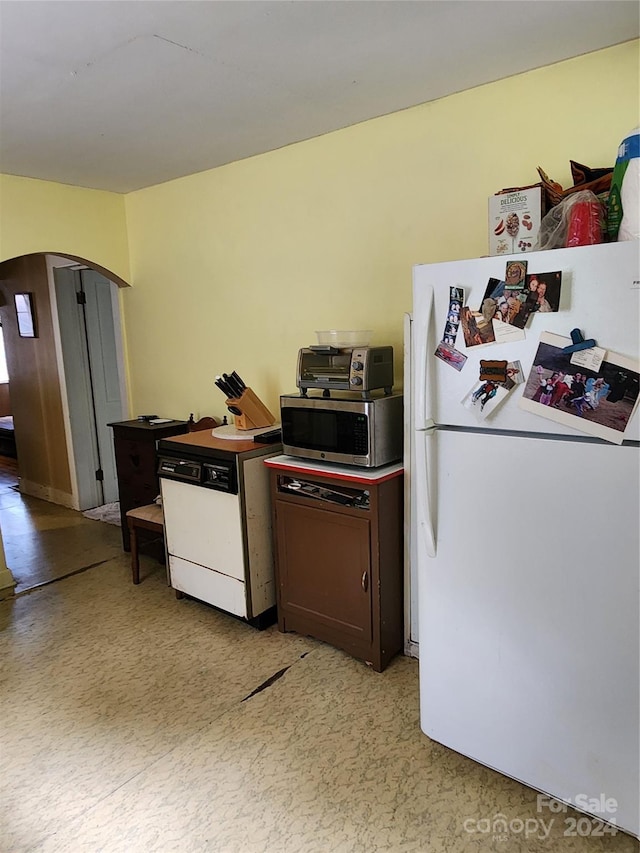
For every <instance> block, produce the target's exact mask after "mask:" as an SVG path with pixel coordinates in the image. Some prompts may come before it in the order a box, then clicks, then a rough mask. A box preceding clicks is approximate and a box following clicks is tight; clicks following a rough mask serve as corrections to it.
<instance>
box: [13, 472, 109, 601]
mask: <svg viewBox="0 0 640 853" xmlns="http://www.w3.org/2000/svg"><path fill="white" fill-rule="evenodd" d="M18 485H19V463H18V462H17V461H16V460H15V459H12V458H10V457H7V456H0V530H1V531H2V542H3V545H4V552H5V559H6V563H7V566H8V567H9V569H10V570H11V573H12V574H13V577H14V580H15V581H16V589H15V593H16V595H21V594H23V593H25V592H28V591H30V590H32V589H35V588H37V587H40V586H44V585H46V584H49V583H52V582H53V581H56V580H59V579H60V578H63V577H68V576H69V575H72V574H75V573H77V572H81V571H84V570H85V569H88V568H92V567H95V566H99V565H101V564H103V563H106V562H107V561H108V560H111V559H113V557H115V556H117V555H119V554H121V553H122V540H121V534H120V528H119V527H115V526H114V525H112V524H105V523H104V522H101V521H93V520H91V519H88V518H85V517H84V516H83V515H82V513H81V512H78V511H76V510H73V509H68V508H67V507H63V506H58V505H57V504H53V503H50V502H49V501H43V500H39V499H38V498H34V497H31V496H30V495H23V494H21V493H20V491H19V490H18Z"/></svg>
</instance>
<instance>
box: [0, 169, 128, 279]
mask: <svg viewBox="0 0 640 853" xmlns="http://www.w3.org/2000/svg"><path fill="white" fill-rule="evenodd" d="M32 252H49V253H50V254H54V255H72V256H77V257H80V258H85V259H87V260H90V261H93V263H94V264H98V265H99V266H102V267H104V268H106V269H108V270H110V272H112V273H115V275H116V276H119V277H120V278H122V279H124V280H125V281H128V280H129V248H128V245H127V231H126V222H125V212H124V196H123V195H119V194H117V193H109V192H102V191H99V190H87V189H82V188H81V187H70V186H67V185H65V184H56V183H52V182H50V181H37V180H33V179H32V178H19V177H14V176H13V175H0V261H5V260H9V259H11V258H17V257H19V256H20V255H28V254H30V253H32Z"/></svg>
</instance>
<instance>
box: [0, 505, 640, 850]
mask: <svg viewBox="0 0 640 853" xmlns="http://www.w3.org/2000/svg"><path fill="white" fill-rule="evenodd" d="M10 511H11V506H6V505H4V501H0V526H1V527H2V531H3V536H4V535H5V524H6V514H7V512H10ZM68 512H70V511H66V510H62V508H56V507H54V506H53V505H49V507H48V510H47V512H46V513H45V517H46V518H47V519H48V522H47V523H46V524H44V522H43V523H42V524H40V525H36V529H34V528H33V527H32V528H31V529H29V530H27V529H26V528H25V529H24V530H23V531H22V533H19V531H18V530H17V526H18V525H17V522H16V526H15V528H14V530H13V534H11V535H13V536H14V537H15V541H16V542H17V541H22V542H26V541H27V537H28V536H31V537H35V538H36V539H39V538H40V537H42V538H44V539H45V540H46V538H47V536H48V533H49V531H51V530H58V531H61V532H60V535H59V536H58V537H57V538H56V539H55V543H53V544H52V545H51V547H50V546H49V545H47V546H42V549H41V550H42V552H43V553H45V554H46V555H47V558H46V559H52V560H53V561H54V562H55V564H56V566H57V567H58V570H59V569H62V568H64V566H65V565H66V566H67V568H73V567H75V568H79V567H78V566H77V565H76V563H77V561H78V558H79V550H78V548H77V540H76V538H75V537H76V533H77V528H78V527H80V526H82V523H81V522H79V521H78V519H77V518H74V517H73V516H72V517H70V516H69V515H68ZM75 515H77V516H79V517H80V518H82V516H81V514H79V513H77V514H75ZM14 516H16V517H17V514H16V513H14ZM83 521H85V522H86V524H89V525H91V527H90V529H91V530H92V531H94V532H92V533H91V535H89V534H87V540H86V541H85V546H86V547H84V550H82V558H81V561H83V562H84V563H85V570H83V571H74V572H73V573H68V574H67V576H66V577H62V578H61V579H59V580H53V582H48V583H46V584H45V585H43V586H36V587H35V588H33V589H32V590H31V591H29V592H26V591H25V592H24V593H23V594H21V595H19V596H18V597H17V598H15V599H13V600H8V601H4V602H0V679H1V681H0V684H1V693H0V743H1V747H0V798H1V799H0V821H1V823H0V850H1V851H3V853H29V851H33V853H98V851H100V853H205V851H207V853H208V851H211V853H218V852H219V853H267V851H269V853H271V851H278V853H333V851H337V853H375V851H392V853H404V852H405V851H406V853H409V851H425V852H426V851H433V853H440V851H443V853H444V851H446V852H447V853H458V851H460V853H466V851H481V853H484V851H510V853H511V851H518V853H520V851H522V852H523V853H524V851H527V853H543V852H544V853H551V851H561V853H574V851H612V852H613V851H615V853H631V851H634V853H637V851H638V844H637V842H636V841H635V840H634V839H632V838H630V837H628V836H625V835H623V834H621V833H620V834H618V835H616V836H615V837H607V836H605V837H596V836H595V835H593V833H591V834H589V835H588V836H587V837H580V836H579V835H577V834H576V835H572V836H565V835H564V833H565V832H566V831H567V824H566V823H565V819H566V817H567V815H551V814H549V813H548V812H545V813H538V812H537V810H536V793H535V792H534V791H532V790H530V789H529V788H526V787H525V786H523V785H520V784H519V783H518V782H515V781H513V780H510V779H506V778H505V777H503V776H501V775H499V774H498V773H495V772H493V771H491V770H489V769H487V768H484V767H481V766H479V765H477V764H475V763H474V762H473V761H470V760H468V759H466V758H464V757H462V756H460V755H457V754H456V753H454V752H451V751H450V750H448V749H446V748H444V747H442V746H440V745H438V744H436V743H433V742H431V741H429V740H428V739H427V738H426V737H425V736H424V735H423V734H421V732H420V728H419V708H418V671H417V662H416V661H415V660H412V659H409V658H406V657H398V658H396V659H395V660H394V661H393V662H392V663H391V665H390V666H389V667H388V668H387V670H386V671H385V672H383V673H375V672H373V671H372V670H370V669H368V668H367V667H366V666H365V665H364V664H361V663H359V662H357V661H355V660H352V659H351V658H349V657H348V656H347V655H345V654H343V653H342V652H339V651H337V650H335V649H333V648H331V647H329V646H327V645H324V644H322V643H320V642H316V641H314V640H312V639H309V638H305V637H300V636H296V635H294V634H288V635H282V634H280V633H279V632H278V630H277V628H276V627H273V628H270V629H267V630H266V631H264V632H259V631H256V630H254V629H252V628H250V627H248V626H247V625H245V624H243V623H242V622H240V621H238V620H236V619H234V618H232V617H230V616H228V615H225V614H223V613H220V612H218V611H216V610H214V609H213V608H210V607H207V606H206V605H203V604H201V603H199V602H196V601H192V600H189V599H183V600H181V601H178V600H177V599H176V598H175V597H174V595H173V593H172V591H171V590H169V589H168V588H167V586H166V582H165V577H164V569H163V567H162V566H160V565H159V564H158V563H157V562H156V561H154V560H152V559H151V558H148V557H144V556H143V557H142V577H143V580H142V583H141V584H140V585H139V586H133V585H132V583H131V576H130V566H129V555H127V554H124V553H122V552H121V551H119V550H118V549H115V551H116V552H115V553H107V552H105V537H107V540H106V542H107V545H108V547H111V546H112V544H113V543H112V542H111V540H110V539H109V538H108V537H110V536H111V534H112V533H115V534H116V537H119V529H118V528H114V527H113V526H111V525H107V524H102V523H101V522H93V521H91V522H90V521H88V520H86V519H83ZM95 525H99V526H101V527H104V528H107V530H96V528H95ZM11 535H10V536H9V537H8V538H9V540H11ZM20 536H23V537H25V538H23V539H22V540H20V539H19V537H20ZM67 536H68V537H69V538H68V539H67ZM67 541H68V542H69V543H70V544H69V549H68V550H67V547H66V544H65V543H66V542H67ZM83 541H84V540H83ZM91 546H93V550H92V547H91ZM7 550H8V555H12V554H13V555H14V557H10V556H8V560H7V562H8V564H9V565H10V567H12V568H15V570H16V573H17V574H18V575H20V572H21V570H20V568H19V566H18V563H17V562H16V563H14V565H13V566H12V561H13V559H17V557H15V555H16V554H18V550H16V551H12V550H11V547H10V548H8V549H7ZM27 550H28V549H27ZM35 550H36V546H35V545H33V546H32V549H31V552H34V551H35ZM31 552H30V553H31ZM91 564H95V565H93V567H92V568H86V566H87V565H91ZM80 568H82V567H80ZM261 688H263V689H261ZM567 814H568V815H569V816H574V817H577V815H573V813H572V812H568V813H567ZM499 816H500V817H499ZM550 819H553V820H552V825H551V827H550V829H549V834H548V835H547V836H546V837H545V835H546V832H547V827H549V821H550ZM501 821H502V822H501ZM542 821H544V823H543V822H542ZM505 828H506V831H505Z"/></svg>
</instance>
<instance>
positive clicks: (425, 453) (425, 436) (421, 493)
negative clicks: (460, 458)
mask: <svg viewBox="0 0 640 853" xmlns="http://www.w3.org/2000/svg"><path fill="white" fill-rule="evenodd" d="M434 432H435V430H433V429H430V430H423V431H421V432H417V433H416V434H415V449H416V468H415V472H414V477H415V482H416V492H415V494H416V521H417V522H418V530H419V535H420V538H421V539H422V541H423V543H424V547H425V550H426V552H427V554H428V556H429V557H435V556H436V536H435V532H434V528H433V514H432V507H431V490H430V488H429V479H430V473H431V465H430V462H431V456H432V449H433V448H432V442H433V434H434Z"/></svg>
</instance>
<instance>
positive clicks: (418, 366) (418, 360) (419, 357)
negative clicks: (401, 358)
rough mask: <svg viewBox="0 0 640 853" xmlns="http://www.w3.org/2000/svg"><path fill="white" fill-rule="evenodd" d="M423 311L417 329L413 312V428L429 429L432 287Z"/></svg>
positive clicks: (430, 418) (431, 425)
mask: <svg viewBox="0 0 640 853" xmlns="http://www.w3.org/2000/svg"><path fill="white" fill-rule="evenodd" d="M427 293H428V295H427V297H426V302H425V312H424V315H423V320H424V326H423V327H422V328H421V329H417V328H416V326H415V320H416V315H415V314H414V315H413V317H414V320H413V321H414V328H413V340H414V342H415V350H416V351H415V352H414V356H415V357H414V360H413V363H414V365H415V372H414V378H415V397H414V399H415V410H414V411H415V424H414V425H415V428H416V429H417V430H424V429H429V428H430V427H433V426H435V421H434V420H433V418H432V417H431V399H430V395H429V394H428V393H427V364H428V363H427V358H428V353H429V352H430V351H431V338H430V332H431V314H432V313H433V288H432V287H429V288H428V290H427Z"/></svg>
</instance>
